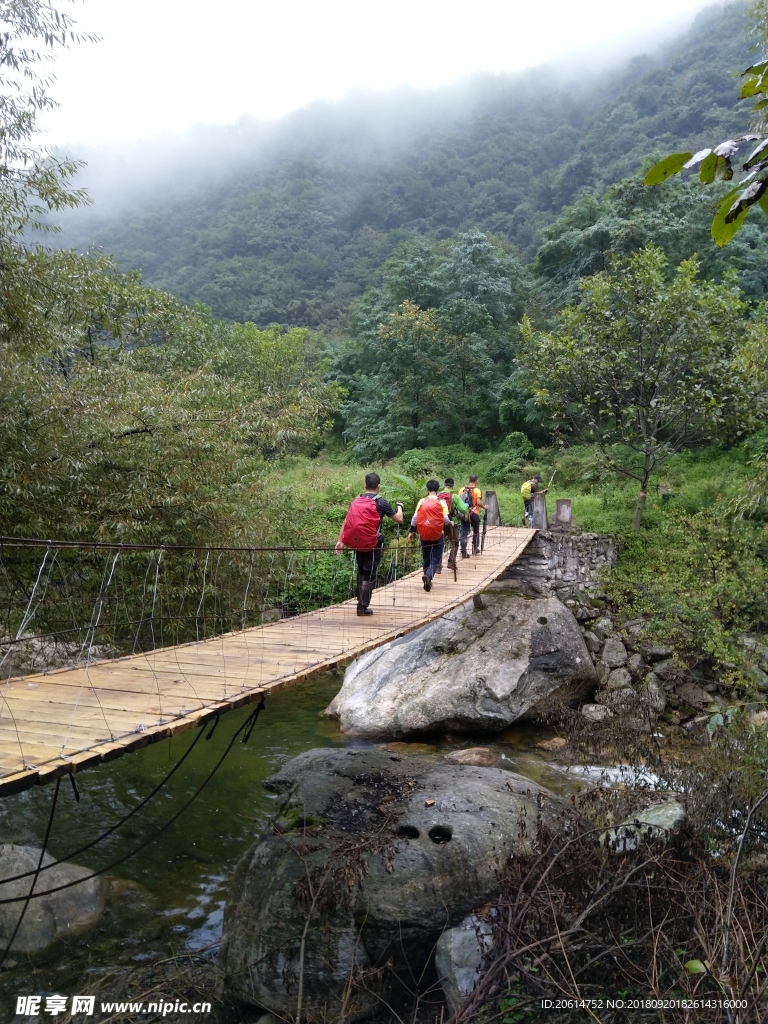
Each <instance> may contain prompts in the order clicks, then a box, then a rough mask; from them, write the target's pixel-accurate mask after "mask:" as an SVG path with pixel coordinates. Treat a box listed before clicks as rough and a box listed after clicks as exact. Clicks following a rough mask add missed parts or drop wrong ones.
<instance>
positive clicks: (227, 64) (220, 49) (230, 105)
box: [46, 0, 708, 144]
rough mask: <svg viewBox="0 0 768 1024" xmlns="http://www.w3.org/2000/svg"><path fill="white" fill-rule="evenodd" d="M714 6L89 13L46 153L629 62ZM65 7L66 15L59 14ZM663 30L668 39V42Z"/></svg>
mask: <svg viewBox="0 0 768 1024" xmlns="http://www.w3.org/2000/svg"><path fill="white" fill-rule="evenodd" d="M707 5H708V4H707V2H706V0H643V2H642V3H631V2H628V0H546V2H542V0H526V2H522V0H464V2H463V3H457V2H456V0H367V2H366V0H270V2H266V0H214V2H211V0H207V2H205V3H202V2H200V0H82V2H75V3H73V4H72V6H71V8H69V7H68V8H67V9H71V10H72V13H73V14H74V16H75V17H76V19H77V22H78V25H79V27H80V28H81V29H83V30H86V31H90V32H96V33H98V34H99V35H100V36H101V37H102V39H101V42H99V43H96V44H83V45H81V46H78V47H75V48H74V49H72V50H71V51H68V52H67V53H64V54H62V55H61V56H60V57H59V59H58V61H57V78H58V82H57V84H56V86H55V87H54V95H55V96H56V98H57V99H58V100H59V101H60V102H61V108H60V109H59V110H58V111H57V112H55V113H54V114H52V115H50V116H49V118H48V121H47V127H48V134H47V137H46V141H47V142H48V143H49V144H61V143H65V142H70V143H76V142H87V143H101V142H110V141H118V140H123V139H125V140H129V139H137V138H144V137H148V136H152V135H156V134H158V133H160V132H165V131H172V132H177V131H183V130H184V129H186V128H188V127H189V126H190V125H193V124H196V123H200V122H203V123H230V122H233V121H236V120H237V119H238V118H239V117H240V116H241V115H243V114H254V115H255V116H256V117H258V118H261V119H270V118H274V117H277V116H279V115H281V114H284V113H286V112H288V111H290V110H295V109H296V108H298V107H301V106H304V105H306V104H307V103H308V102H310V101H311V100H313V99H320V98H329V99H337V98H338V97H340V96H342V95H343V94H344V93H346V92H348V91H349V90H350V89H353V88H368V89H375V90H380V89H386V88H390V87H392V86H396V85H400V84H404V83H407V84H411V85H414V86H417V87H425V86H426V87H431V86H437V85H442V84H444V83H446V82H450V81H453V80H454V79H456V78H459V77H460V76H463V75H466V74H468V73H471V72H473V71H494V72H498V71H505V70H507V71H514V70H520V69H522V68H525V67H531V66H534V65H538V64H542V63H545V62H548V61H550V60H552V59H553V58H554V57H556V56H557V55H558V54H561V53H563V52H564V51H570V50H573V49H578V48H581V47H593V46H596V45H597V46H599V47H602V48H603V50H604V51H605V52H610V51H611V50H614V49H617V48H620V49H621V50H622V51H623V52H624V53H626V52H627V50H628V49H629V50H632V49H633V48H635V49H637V50H642V49H644V48H646V47H647V46H648V45H649V44H650V38H649V35H648V32H649V30H653V31H654V32H655V31H657V30H658V31H659V32H660V33H661V34H664V35H669V34H671V33H670V29H671V28H672V27H674V28H675V29H677V30H680V29H683V28H685V27H686V25H687V23H689V22H690V20H691V18H692V16H693V14H694V13H695V12H696V11H697V10H700V9H701V8H702V7H705V6H707ZM62 6H64V5H62ZM661 26H664V28H661Z"/></svg>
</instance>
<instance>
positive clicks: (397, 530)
mask: <svg viewBox="0 0 768 1024" xmlns="http://www.w3.org/2000/svg"><path fill="white" fill-rule="evenodd" d="M399 552H400V523H398V524H397V526H396V527H395V579H394V582H393V583H392V605H393V607H394V604H395V592H396V590H397V556H398V554H399Z"/></svg>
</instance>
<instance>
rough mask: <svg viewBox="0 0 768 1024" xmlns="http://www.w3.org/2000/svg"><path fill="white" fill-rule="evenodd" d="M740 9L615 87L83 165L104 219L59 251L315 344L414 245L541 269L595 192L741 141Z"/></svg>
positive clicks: (116, 153)
mask: <svg viewBox="0 0 768 1024" xmlns="http://www.w3.org/2000/svg"><path fill="white" fill-rule="evenodd" d="M747 10H748V8H747V6H746V5H745V4H742V3H733V4H729V5H727V6H725V7H720V6H716V7H712V8H708V9H707V10H706V11H704V12H702V13H701V14H700V15H699V16H698V17H697V18H696V20H695V22H694V23H693V25H692V27H691V28H690V30H689V31H688V32H687V33H685V35H683V36H681V37H678V38H677V39H676V40H674V41H673V42H671V43H668V44H666V45H665V46H663V47H662V48H660V49H659V50H658V52H656V53H653V54H651V55H644V56H638V57H635V58H633V59H632V60H630V61H628V62H626V63H625V64H624V65H623V66H622V67H620V68H619V69H618V70H617V69H614V70H613V71H593V72H583V71H580V72H578V73H577V72H576V70H575V69H573V68H569V67H567V66H566V67H561V66H557V65H553V66H552V67H547V68H539V69H535V70H532V71H528V72H525V73H522V74H516V75H511V74H506V75H498V76H492V75H483V76H476V77H474V78H472V79H470V80H465V81H463V82H460V83H456V84H454V85H452V86H449V87H445V88H442V89H437V90H434V91H431V92H426V91H425V92H419V91H416V90H410V89H402V90H396V91H393V92H390V93H386V94H376V95H374V94H354V95H351V96H349V97H347V98H346V99H345V100H342V101H340V102H338V103H316V104H313V105H312V106H310V107H307V108H305V109H303V110H301V111H298V112H296V113H294V114H291V115H289V116H286V117H284V118H282V119H280V120H279V121H276V122H272V123H267V124H262V123H259V122H256V121H254V120H250V119H243V120H242V121H240V122H238V124H236V125H234V126H229V127H211V126H206V127H198V128H196V129H194V130H192V131H191V132H189V133H188V134H187V135H186V136H184V137H183V138H181V139H179V140H176V142H174V143H173V144H171V143H169V142H168V141H167V140H165V141H163V140H156V141H155V142H152V143H147V144H145V145H144V146H143V147H142V146H138V147H136V146H134V147H124V148H123V149H119V148H118V149H115V148H114V147H113V148H112V149H111V150H106V151H105V150H93V151H92V152H85V153H84V154H83V155H84V156H85V158H86V159H87V161H88V164H89V166H88V168H87V169H86V170H85V171H84V172H83V175H82V183H83V184H85V185H86V186H87V187H90V189H91V190H92V193H93V195H94V198H95V204H94V206H93V207H91V208H87V209H81V210H79V211H77V212H76V213H74V214H71V215H68V216H67V217H66V218H64V219H63V226H64V231H63V233H62V235H60V236H59V242H58V244H61V245H64V246H73V247H76V248H78V249H81V250H84V249H86V248H88V247H90V246H99V247H102V248H103V249H104V250H106V251H107V252H109V253H111V254H113V255H114V256H115V257H116V259H117V260H118V262H119V264H120V265H121V266H122V267H123V268H124V269H128V268H139V269H141V270H142V271H143V273H144V276H145V279H146V280H147V281H148V282H149V283H151V284H153V285H157V286H159V287H161V288H163V289H166V290H168V291H171V292H173V293H175V294H177V295H178V296H180V297H181V298H182V299H183V300H185V301H186V302H193V301H200V302H203V303H205V304H206V305H208V306H210V307H211V309H212V311H213V313H214V314H215V315H216V316H218V317H222V318H225V319H231V320H240V321H242V320H249V321H253V322H254V323H256V324H257V325H260V326H266V325H268V324H270V323H280V324H293V325H302V326H308V327H312V328H320V327H325V328H328V327H332V326H333V325H334V324H337V323H338V322H339V317H340V316H341V315H342V314H343V313H344V311H345V310H346V309H347V308H348V306H349V303H350V301H351V300H353V299H354V298H355V297H356V296H358V295H360V294H362V292H363V291H364V290H365V289H366V287H368V286H369V285H376V284H378V283H379V282H380V268H381V265H382V264H383V262H384V261H385V260H386V259H387V257H388V256H389V255H390V254H391V252H392V250H393V249H394V248H395V246H396V245H398V244H399V243H400V242H402V241H403V240H405V239H408V238H411V237H414V236H419V235H420V236H425V237H426V238H428V239H437V240H439V239H445V238H450V237H455V236H456V235H457V234H459V233H461V232H463V231H467V230H470V229H480V230H481V231H484V232H487V233H490V234H493V235H495V236H496V237H497V238H498V239H499V240H500V241H502V242H506V243H509V244H510V245H511V246H513V247H514V248H515V249H516V250H517V251H518V252H519V254H520V255H521V256H522V258H523V259H524V260H526V261H530V260H531V259H533V257H534V255H535V253H536V251H537V248H538V246H539V244H540V242H541V240H542V237H543V236H542V232H544V230H545V229H546V228H547V226H548V225H550V224H551V223H552V222H553V221H555V219H556V218H557V217H558V214H559V213H560V212H561V211H562V210H563V208H564V207H566V206H568V204H572V203H573V202H574V201H576V200H577V199H578V197H579V195H580V193H582V192H583V190H584V189H585V188H590V189H592V190H595V191H596V192H600V191H601V190H602V189H604V188H605V187H606V186H608V185H610V184H611V183H615V182H618V181H620V180H622V179H624V178H626V177H628V176H631V175H637V173H638V172H639V171H640V169H641V168H642V166H643V165H644V164H647V163H648V162H649V161H650V160H651V159H652V158H657V157H658V156H661V155H663V154H664V153H666V152H670V151H673V150H680V149H690V150H694V151H695V150H696V149H697V148H700V146H702V145H705V144H707V143H711V141H712V140H713V138H715V137H717V141H720V138H719V137H720V136H722V138H726V137H729V136H731V135H733V134H734V133H735V132H738V131H740V130H742V129H743V128H746V127H747V123H748V107H747V106H746V105H745V104H739V103H738V99H737V97H738V89H739V81H738V77H737V75H736V74H735V72H736V71H738V70H740V69H742V68H744V67H746V66H747V65H748V64H749V63H750V61H751V52H750V38H749V31H748V30H749V23H748V15H747Z"/></svg>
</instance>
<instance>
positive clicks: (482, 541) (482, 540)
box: [480, 509, 488, 555]
mask: <svg viewBox="0 0 768 1024" xmlns="http://www.w3.org/2000/svg"><path fill="white" fill-rule="evenodd" d="M487 530H488V509H486V510H485V512H484V513H483V535H482V537H481V538H480V554H481V555H482V553H483V548H484V547H485V534H486V532H487Z"/></svg>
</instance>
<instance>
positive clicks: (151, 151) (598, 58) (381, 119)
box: [58, 5, 722, 245]
mask: <svg viewBox="0 0 768 1024" xmlns="http://www.w3.org/2000/svg"><path fill="white" fill-rule="evenodd" d="M721 7H722V5H715V6H714V7H712V6H710V8H709V10H710V11H713V10H715V9H721ZM695 16H696V15H695V13H694V12H692V11H691V10H690V9H688V10H686V11H685V12H683V13H681V14H677V15H676V16H675V17H673V18H670V19H667V20H666V21H664V22H662V23H660V24H656V25H654V26H653V27H651V28H646V29H645V30H643V31H642V32H634V33H623V34H620V35H617V36H614V37H613V38H610V39H608V40H604V41H602V42H601V43H599V44H591V45H588V46H581V47H579V48H576V49H571V50H569V51H564V52H563V53H561V54H559V55H557V57H556V58H553V59H552V60H550V61H547V62H545V63H543V64H541V65H540V66H538V67H535V68H531V69H528V70H525V71H521V72H516V73H510V72H506V73H499V74H490V73H476V74H472V75H465V76H463V77H460V78H458V79H457V80H456V81H454V82H453V83H452V84H449V85H446V86H442V87H436V88H429V89H425V88H421V89H419V88H415V87H413V86H401V87H398V88H393V89H389V90H384V91H381V90H378V91H377V90H372V89H353V90H350V91H348V93H347V94H346V95H345V96H343V97H342V98H341V99H340V100H338V101H335V102H332V101H327V100H326V101H324V100H318V101H315V102H313V103H309V104H307V105H306V106H304V107H303V108H301V109H299V110H297V111H293V112H291V113H288V114H286V115H284V116H283V117H280V118H274V119H267V120H259V119H258V118H256V117H254V116H243V117H240V118H239V119H238V120H237V121H235V122H234V123H232V124H228V125H227V124H221V123H218V124H217V123H209V124H200V123H199V124H196V125H193V126H192V127H191V128H189V129H188V130H186V131H184V132H178V133H171V132H166V133H161V134H157V135H155V136H153V137H150V138H144V139H140V140H134V141H127V142H113V143H109V144H102V145H99V144H91V145H85V144H80V145H74V146H73V145H66V146H62V147H61V148H60V150H59V152H60V153H62V154H66V155H69V156H76V157H78V158H79V159H82V160H84V161H85V163H86V167H85V168H84V169H83V170H82V171H81V174H80V176H79V178H78V184H79V185H81V186H83V187H85V188H87V189H88V191H89V194H90V195H91V197H92V200H93V204H92V205H91V206H90V207H86V208H81V209H79V210H77V211H75V212H74V213H69V214H64V215H60V216H59V217H58V220H59V221H60V222H61V223H63V224H64V226H65V229H66V230H65V234H64V237H63V241H65V243H66V244H71V243H75V244H80V245H84V244H86V241H87V236H88V234H89V232H90V231H91V230H92V229H93V228H94V227H95V226H97V225H103V224H104V223H105V220H109V219H111V218H112V217H114V216H116V215H119V214H120V213H121V212H123V211H124V210H125V209H130V208H136V207H137V206H139V205H141V204H143V203H146V202H156V203H160V204H165V203H169V202H173V203H183V202H186V201H187V200H188V199H189V198H190V196H192V195H194V193H195V192H196V191H197V190H199V189H205V190H206V191H209V190H210V189H212V188H213V189H215V188H216V187H217V186H218V185H223V184H225V183H226V182H228V181H230V180H231V179H232V178H233V177H234V178H239V179H242V178H243V176H244V175H245V176H246V177H247V176H248V175H254V174H259V175H263V174H265V173H267V174H268V173H269V170H270V168H271V167H277V166H279V165H282V164H284V162H285V161H286V159H289V160H290V159H294V160H295V159H304V158H307V157H310V158H317V159H322V158H323V157H328V156H332V155H333V153H334V151H336V150H337V149H339V148H341V149H343V151H344V159H345V161H349V160H352V161H354V160H355V159H356V158H357V159H359V160H361V161H367V160H370V159H371V158H372V157H373V158H376V159H378V160H382V161H386V160H387V159H394V158H396V157H397V155H398V153H400V152H402V151H403V150H404V149H406V148H407V147H408V146H409V145H411V144H412V142H413V141H414V139H416V138H418V136H419V135H420V133H423V132H425V131H433V130H434V127H435V125H443V126H444V127H445V128H446V130H447V129H448V128H449V126H450V125H451V124H455V123H456V122H457V121H459V120H461V119H462V118H466V117H468V116H472V115H473V113H475V112H476V111H477V110H479V109H482V110H487V109H488V108H489V105H490V109H491V110H492V109H493V106H494V103H495V102H497V103H499V104H502V105H503V106H504V107H505V108H506V107H508V106H509V105H510V104H518V105H520V106H521V107H522V108H525V107H526V105H529V106H531V109H532V110H533V108H537V109H540V108H541V107H542V106H544V105H545V104H546V97H547V95H549V94H555V93H558V94H560V93H562V91H563V89H564V88H565V89H567V90H568V93H569V95H570V98H571V100H572V102H573V103H574V104H581V105H583V107H584V111H585V114H588V113H590V112H591V111H593V110H594V109H596V107H597V105H599V104H600V103H603V102H605V101H606V100H608V99H610V97H611V90H612V89H614V88H615V89H617V90H618V89H619V88H620V87H625V86H626V84H627V82H628V81H631V78H632V75H633V74H637V75H639V74H640V73H641V72H643V71H645V70H646V69H647V68H648V67H649V66H651V65H652V64H653V63H654V62H655V61H660V60H662V59H663V58H664V56H665V54H666V53H667V52H668V51H669V49H670V48H671V47H674V45H676V40H678V38H679V36H680V34H681V33H682V32H683V31H684V30H686V29H687V28H688V27H689V25H690V24H691V22H692V21H693V20H694V17H695ZM699 16H700V17H707V13H706V12H704V13H703V14H701V15H699ZM632 57H635V58H637V59H636V60H635V61H634V62H630V58H632ZM628 62H629V63H628ZM75 225H77V228H76V227H75ZM73 231H74V235H73V234H72V232H73Z"/></svg>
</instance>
